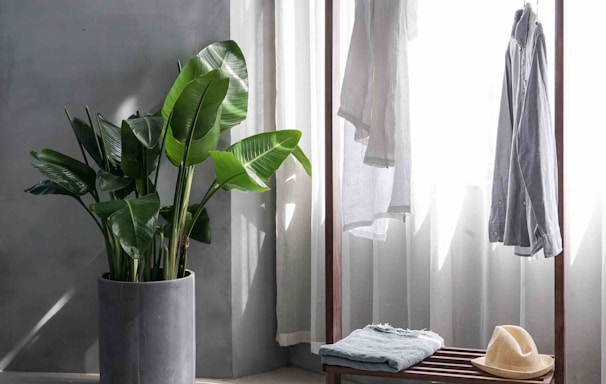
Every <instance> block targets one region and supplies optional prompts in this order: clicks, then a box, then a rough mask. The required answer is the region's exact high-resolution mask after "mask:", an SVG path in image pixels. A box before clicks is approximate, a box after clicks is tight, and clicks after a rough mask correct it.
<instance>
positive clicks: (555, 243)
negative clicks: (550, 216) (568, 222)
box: [541, 227, 562, 257]
mask: <svg viewBox="0 0 606 384" xmlns="http://www.w3.org/2000/svg"><path fill="white" fill-rule="evenodd" d="M541 237H543V253H544V254H545V257H553V256H557V255H559V254H560V253H561V252H562V235H561V234H560V228H559V227H558V228H557V230H555V231H553V232H551V233H547V234H541Z"/></svg>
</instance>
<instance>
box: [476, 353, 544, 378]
mask: <svg viewBox="0 0 606 384" xmlns="http://www.w3.org/2000/svg"><path fill="white" fill-rule="evenodd" d="M539 358H540V360H541V366H542V368H541V369H538V370H534V371H532V372H528V371H512V370H509V369H503V368H498V367H495V366H491V365H486V356H482V357H478V358H475V359H473V360H471V363H472V364H473V365H474V366H475V367H476V368H479V369H481V370H483V371H485V372H488V373H490V374H492V375H495V376H499V377H505V378H508V379H522V380H523V379H534V378H535V377H539V376H543V375H544V374H546V373H547V372H549V371H551V370H552V369H553V363H554V361H553V357H551V356H548V355H539Z"/></svg>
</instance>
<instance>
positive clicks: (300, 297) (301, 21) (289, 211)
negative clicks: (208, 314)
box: [275, 0, 325, 351]
mask: <svg viewBox="0 0 606 384" xmlns="http://www.w3.org/2000/svg"><path fill="white" fill-rule="evenodd" d="M275 9H276V128H277V129H298V130H301V131H302V132H303V136H302V138H301V142H300V143H299V144H300V146H301V148H302V149H303V151H304V152H305V153H307V154H309V155H310V160H311V163H312V164H313V178H311V179H310V178H309V177H307V175H306V174H305V172H304V171H303V168H302V167H301V166H300V165H299V164H298V163H296V162H295V161H294V160H293V159H289V160H287V161H286V162H285V163H284V165H283V166H282V168H281V169H280V170H278V172H277V173H276V278H277V284H278V294H277V306H276V309H277V318H278V330H277V335H276V339H277V341H278V342H279V343H280V345H281V346H289V345H293V344H298V343H311V345H312V350H315V351H317V349H318V348H319V347H320V345H321V344H322V341H323V340H324V332H325V329H324V328H325V326H324V324H325V322H324V191H323V188H322V185H323V184H324V183H323V180H324V131H323V129H322V127H323V126H324V4H323V2H316V1H311V2H307V1H298V0H280V1H276V3H275ZM312 144H313V145H312ZM310 228H311V230H310Z"/></svg>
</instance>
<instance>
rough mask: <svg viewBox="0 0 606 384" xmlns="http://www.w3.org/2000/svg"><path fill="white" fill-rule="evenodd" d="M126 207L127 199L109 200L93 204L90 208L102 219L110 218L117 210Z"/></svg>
mask: <svg viewBox="0 0 606 384" xmlns="http://www.w3.org/2000/svg"><path fill="white" fill-rule="evenodd" d="M124 207H126V200H108V201H104V202H101V203H95V204H91V206H90V210H91V211H93V212H95V213H96V214H97V216H99V217H100V218H102V219H108V218H109V217H110V216H111V215H113V214H114V213H115V212H116V211H118V210H120V209H122V208H124Z"/></svg>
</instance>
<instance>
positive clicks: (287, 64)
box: [257, 0, 606, 383]
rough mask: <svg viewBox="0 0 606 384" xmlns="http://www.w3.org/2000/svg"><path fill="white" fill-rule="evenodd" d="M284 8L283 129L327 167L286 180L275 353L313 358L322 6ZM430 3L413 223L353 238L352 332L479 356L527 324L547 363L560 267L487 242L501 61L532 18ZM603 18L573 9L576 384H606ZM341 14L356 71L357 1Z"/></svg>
mask: <svg viewBox="0 0 606 384" xmlns="http://www.w3.org/2000/svg"><path fill="white" fill-rule="evenodd" d="M257 1H261V0H257ZM275 3H276V4H275V5H276V24H277V27H276V28H277V34H276V35H277V39H276V55H277V58H276V66H277V70H276V76H277V80H276V82H277V92H278V101H277V108H278V110H277V111H276V115H277V122H278V125H279V126H281V127H283V128H286V127H295V128H297V129H302V130H303V131H304V138H305V141H306V142H305V143H303V147H304V149H305V151H306V152H307V151H311V152H307V153H309V154H311V160H312V163H313V167H314V176H313V179H312V180H311V181H310V180H307V177H306V176H305V175H304V174H303V173H297V172H299V170H298V169H297V166H296V165H295V164H294V163H293V168H292V169H291V170H287V169H284V171H283V172H282V173H281V174H280V175H278V178H277V186H276V189H277V195H278V196H277V208H276V209H277V214H278V219H277V227H276V231H277V241H278V244H277V246H276V247H277V259H278V262H277V269H278V271H277V276H278V280H277V284H278V306H277V316H278V334H277V339H278V340H279V341H280V343H281V344H282V345H289V344H291V343H295V342H310V341H311V342H312V346H313V347H312V350H314V349H317V346H318V345H319V343H321V342H322V338H323V334H324V284H323V273H324V272H323V263H324V247H323V231H324V228H323V226H322V223H323V219H322V212H323V207H322V206H321V204H322V201H323V195H322V191H321V190H320V187H321V185H322V181H323V180H324V176H323V175H322V171H323V168H324V165H323V160H322V159H323V157H322V156H323V148H324V145H323V142H322V141H321V138H322V135H323V121H322V119H321V116H322V108H323V107H322V105H323V101H322V99H323V89H322V87H323V70H322V66H323V33H322V32H320V31H322V28H323V23H324V22H323V20H324V19H323V2H322V1H318V2H302V1H296V0H294V1H284V0H280V1H276V2H275ZM420 3H421V4H420V9H419V37H418V38H416V39H415V40H413V41H411V42H410V45H409V49H410V51H409V54H410V62H409V63H410V77H411V120H412V123H411V127H412V132H411V134H412V157H413V182H412V185H413V192H412V194H413V202H412V203H413V207H412V209H413V214H412V215H411V216H410V219H407V222H406V223H402V222H399V221H396V220H393V221H392V222H391V223H390V228H389V234H388V239H387V241H386V242H384V243H382V242H373V241H371V240H367V239H360V238H355V237H353V236H350V235H348V234H344V243H343V324H344V327H343V328H344V329H343V333H344V335H347V334H348V333H349V332H350V331H351V330H353V329H355V328H361V327H363V326H364V325H366V324H368V323H371V322H389V323H391V324H392V325H394V326H398V327H410V328H428V329H431V330H433V331H435V332H438V333H439V334H440V335H441V336H443V337H444V339H445V341H446V344H447V345H451V346H453V345H457V346H468V347H478V348H479V347H485V346H486V344H487V342H488V339H489V338H490V335H491V333H492V330H493V328H494V326H495V325H497V324H507V323H513V324H519V325H522V326H523V327H525V328H526V329H527V330H528V331H529V332H530V334H531V335H532V336H533V338H534V339H535V341H536V342H537V346H538V348H539V350H540V351H541V353H552V352H553V337H554V335H553V259H550V260H540V261H531V260H527V259H525V258H520V257H518V256H514V255H513V249H511V248H509V247H504V246H502V245H495V244H489V243H488V234H487V233H486V225H487V220H488V214H489V211H488V209H489V200H490V189H491V183H492V168H493V160H494V159H493V157H494V145H495V142H496V137H495V135H496V124H497V117H498V107H499V101H500V100H499V99H500V90H501V81H502V69H503V56H504V52H505V48H506V44H507V39H508V34H509V32H510V29H511V25H512V21H513V15H514V11H515V10H516V9H518V8H520V7H521V4H520V2H519V1H514V0H503V1H491V2H486V1H483V0H469V1H467V2H465V3H464V4H462V3H460V2H453V1H449V0H424V1H422V2H420ZM602 3H603V2H583V1H578V2H577V1H568V2H567V5H566V31H567V32H566V45H565V47H566V57H565V60H566V88H565V92H566V100H565V102H566V110H565V118H566V121H565V123H566V133H565V151H566V152H565V157H566V160H565V165H564V167H565V168H564V171H565V179H564V182H565V198H566V200H565V204H566V225H565V227H566V229H565V230H566V232H565V236H564V237H565V240H566V244H565V247H566V248H565V252H566V256H567V262H566V264H567V273H568V275H567V277H568V281H567V298H568V302H567V305H568V308H567V309H568V311H567V317H566V321H567V332H568V334H567V348H568V351H567V354H568V380H569V382H575V383H576V382H578V383H599V382H602V383H606V342H603V341H602V342H600V340H606V262H605V260H606V246H605V245H604V244H606V200H605V193H604V191H606V172H604V171H603V164H606V151H604V149H603V146H604V144H603V143H605V142H606V137H605V136H606V129H605V127H604V119H603V117H602V116H601V111H602V110H603V108H604V104H605V101H606V100H605V98H604V97H603V96H602V90H603V89H605V88H606V74H605V72H604V71H603V68H606V57H605V56H606V55H605V54H604V53H603V52H601V51H604V50H600V49H599V48H598V47H597V46H596V44H595V42H596V41H603V40H604V38H606V31H605V30H604V27H603V26H602V25H603V23H602V21H601V18H602V17H603V15H606V4H602ZM533 5H535V4H534V3H533ZM340 7H341V10H342V11H341V25H340V35H341V36H340V37H341V47H340V48H341V54H340V57H341V59H342V60H344V58H345V57H346V54H347V47H348V39H349V36H350V31H351V26H352V21H353V1H349V0H342V1H341V2H340ZM553 12H554V8H553V3H552V2H548V1H541V2H540V9H539V18H540V19H541V20H542V22H543V25H544V29H545V33H546V37H547V49H548V58H549V69H550V71H551V72H550V73H553V66H554V61H553V45H554V42H553V36H554V25H553V19H554V14H553ZM345 16H349V19H348V18H347V17H345ZM342 69H343V68H342V66H341V70H342ZM341 74H342V72H341ZM550 76H551V78H553V75H550ZM551 86H552V87H553V82H552V83H551ZM337 89H340V87H337ZM550 97H551V101H552V102H553V92H551V94H550ZM266 102H273V100H266ZM335 105H338V104H335ZM312 143H313V145H311V144H312ZM295 183H296V184H295ZM300 183H308V184H307V185H306V186H305V187H304V188H303V187H295V186H298V185H300ZM305 189H306V190H305ZM312 239H313V240H312Z"/></svg>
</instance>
